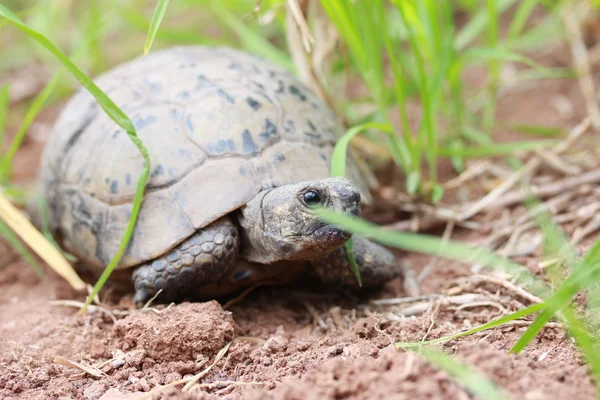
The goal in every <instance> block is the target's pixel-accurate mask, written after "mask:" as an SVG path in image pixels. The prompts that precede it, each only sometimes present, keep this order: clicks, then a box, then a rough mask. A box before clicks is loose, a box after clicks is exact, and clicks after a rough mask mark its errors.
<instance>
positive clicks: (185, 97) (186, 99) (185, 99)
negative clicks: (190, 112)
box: [176, 90, 191, 101]
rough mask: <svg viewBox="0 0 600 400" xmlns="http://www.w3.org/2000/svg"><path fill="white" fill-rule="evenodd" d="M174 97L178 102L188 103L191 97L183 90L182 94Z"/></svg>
mask: <svg viewBox="0 0 600 400" xmlns="http://www.w3.org/2000/svg"><path fill="white" fill-rule="evenodd" d="M176 97H177V99H179V100H183V101H188V100H189V99H190V97H191V94H190V92H188V91H187V90H184V91H183V92H181V93H179V94H178V95H177V96H176Z"/></svg>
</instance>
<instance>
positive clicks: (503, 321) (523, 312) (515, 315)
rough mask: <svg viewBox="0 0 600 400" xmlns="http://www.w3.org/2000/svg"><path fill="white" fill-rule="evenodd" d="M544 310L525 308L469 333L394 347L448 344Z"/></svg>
mask: <svg viewBox="0 0 600 400" xmlns="http://www.w3.org/2000/svg"><path fill="white" fill-rule="evenodd" d="M542 308H543V306H542V304H541V303H540V304H533V305H531V306H529V307H525V308H523V309H522V310H518V311H515V312H513V313H510V314H507V315H503V316H502V317H500V318H497V319H495V320H493V321H490V322H488V323H486V324H483V325H480V326H477V327H475V328H471V329H469V330H467V331H464V332H458V333H455V334H453V335H449V336H444V337H441V338H438V339H431V340H426V341H422V342H406V343H401V342H399V343H395V344H394V346H396V347H398V348H401V349H409V348H413V347H422V346H426V345H431V344H438V343H444V342H447V341H449V340H454V339H458V338H461V337H464V336H470V335H473V334H475V333H478V332H482V331H487V330H489V329H494V328H498V327H499V326H502V325H504V324H506V323H507V322H510V321H515V320H517V319H519V318H523V317H526V316H528V315H531V314H533V313H536V312H538V311H540V310H541V309H542Z"/></svg>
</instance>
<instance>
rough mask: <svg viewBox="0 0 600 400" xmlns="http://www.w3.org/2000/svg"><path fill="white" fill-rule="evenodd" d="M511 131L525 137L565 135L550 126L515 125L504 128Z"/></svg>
mask: <svg viewBox="0 0 600 400" xmlns="http://www.w3.org/2000/svg"><path fill="white" fill-rule="evenodd" d="M505 127H506V128H507V129H510V130H511V131H515V132H519V133H524V134H526V135H534V136H544V137H561V136H564V135H565V132H566V131H565V130H564V129H561V128H556V127H552V126H542V125H527V124H516V125H508V126H505Z"/></svg>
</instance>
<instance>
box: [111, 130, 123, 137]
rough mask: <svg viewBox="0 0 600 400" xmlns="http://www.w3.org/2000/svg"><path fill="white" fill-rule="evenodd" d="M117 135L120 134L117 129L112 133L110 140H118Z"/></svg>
mask: <svg viewBox="0 0 600 400" xmlns="http://www.w3.org/2000/svg"><path fill="white" fill-rule="evenodd" d="M119 133H121V130H120V129H117V130H116V131H114V132H113V134H112V138H113V139H116V138H118V137H119Z"/></svg>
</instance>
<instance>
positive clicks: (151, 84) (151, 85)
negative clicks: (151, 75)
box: [144, 78, 162, 93]
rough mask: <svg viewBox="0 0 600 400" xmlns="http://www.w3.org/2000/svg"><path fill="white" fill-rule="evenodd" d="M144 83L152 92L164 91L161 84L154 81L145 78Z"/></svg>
mask: <svg viewBox="0 0 600 400" xmlns="http://www.w3.org/2000/svg"><path fill="white" fill-rule="evenodd" d="M144 85H146V87H147V88H148V89H149V90H150V91H151V92H152V93H159V92H161V91H162V89H161V87H160V85H159V84H157V83H154V82H150V81H149V80H148V79H146V78H144Z"/></svg>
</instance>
